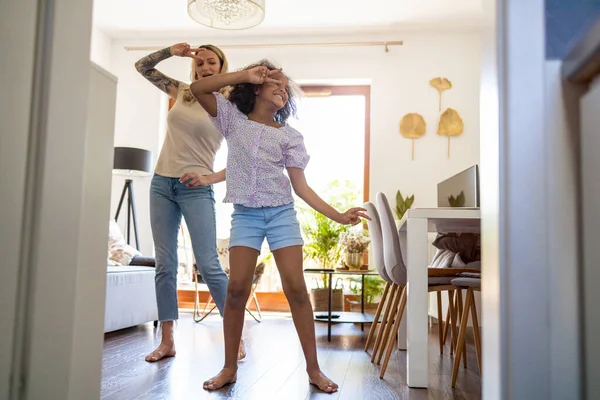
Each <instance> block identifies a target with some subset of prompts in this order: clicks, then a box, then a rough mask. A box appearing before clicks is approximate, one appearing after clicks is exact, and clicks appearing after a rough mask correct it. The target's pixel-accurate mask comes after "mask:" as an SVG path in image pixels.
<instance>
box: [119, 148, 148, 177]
mask: <svg viewBox="0 0 600 400" xmlns="http://www.w3.org/2000/svg"><path fill="white" fill-rule="evenodd" d="M113 172H114V173H116V174H127V175H138V176H148V175H150V173H151V172H152V152H151V151H149V150H144V149H138V148H135V147H115V155H114V162H113Z"/></svg>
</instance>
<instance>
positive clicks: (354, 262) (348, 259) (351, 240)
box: [340, 230, 371, 270]
mask: <svg viewBox="0 0 600 400" xmlns="http://www.w3.org/2000/svg"><path fill="white" fill-rule="evenodd" d="M370 242H371V240H370V239H369V238H368V237H367V236H365V235H364V234H363V233H362V232H361V231H356V230H352V231H347V232H344V233H343V234H342V235H341V240H340V245H341V246H342V248H343V249H344V264H346V266H347V267H348V268H349V269H351V270H357V269H360V268H361V267H362V266H363V259H364V257H363V256H364V253H365V251H366V250H367V248H368V247H369V243H370Z"/></svg>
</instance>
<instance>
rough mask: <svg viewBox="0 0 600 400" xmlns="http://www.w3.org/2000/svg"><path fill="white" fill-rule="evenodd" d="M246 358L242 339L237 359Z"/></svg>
mask: <svg viewBox="0 0 600 400" xmlns="http://www.w3.org/2000/svg"><path fill="white" fill-rule="evenodd" d="M244 358H246V346H244V340H243V339H242V340H240V348H239V349H238V361H241V360H243V359H244Z"/></svg>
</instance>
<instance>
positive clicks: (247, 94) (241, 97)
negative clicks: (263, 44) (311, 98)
mask: <svg viewBox="0 0 600 400" xmlns="http://www.w3.org/2000/svg"><path fill="white" fill-rule="evenodd" d="M255 67H267V68H269V69H270V70H274V69H277V67H275V65H273V64H272V63H271V62H270V61H268V60H261V61H259V62H257V63H255V64H251V65H248V66H247V67H246V68H244V69H243V71H245V70H249V69H251V68H255ZM285 77H286V78H287V79H288V101H287V103H285V105H284V106H283V108H281V109H280V110H278V111H277V112H276V113H275V118H274V120H275V122H277V123H278V124H282V125H285V124H286V123H287V120H288V118H290V117H291V116H293V117H295V116H296V112H297V107H296V97H297V96H298V90H297V89H296V87H295V85H294V84H293V82H292V81H291V80H290V78H289V77H287V75H286V76H285ZM257 86H258V85H255V84H253V83H239V84H237V85H233V87H232V88H231V91H230V92H229V96H228V99H229V101H231V102H232V103H233V104H235V106H236V107H237V108H238V110H240V111H241V112H243V113H244V114H246V115H248V114H250V113H251V112H252V110H253V109H254V103H255V102H256V94H255V92H256V87H257Z"/></svg>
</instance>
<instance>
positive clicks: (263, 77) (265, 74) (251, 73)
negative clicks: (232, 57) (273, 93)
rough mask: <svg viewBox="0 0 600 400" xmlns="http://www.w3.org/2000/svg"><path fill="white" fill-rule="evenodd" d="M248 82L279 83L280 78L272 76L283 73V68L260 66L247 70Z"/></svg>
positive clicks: (256, 83)
mask: <svg viewBox="0 0 600 400" xmlns="http://www.w3.org/2000/svg"><path fill="white" fill-rule="evenodd" d="M246 73H247V75H248V83H253V84H255V85H262V84H263V83H279V82H280V81H279V80H278V79H274V78H272V76H273V75H275V74H278V73H281V68H278V69H273V70H270V69H269V68H267V67H263V66H258V67H254V68H250V69H249V70H247V71H246Z"/></svg>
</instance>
